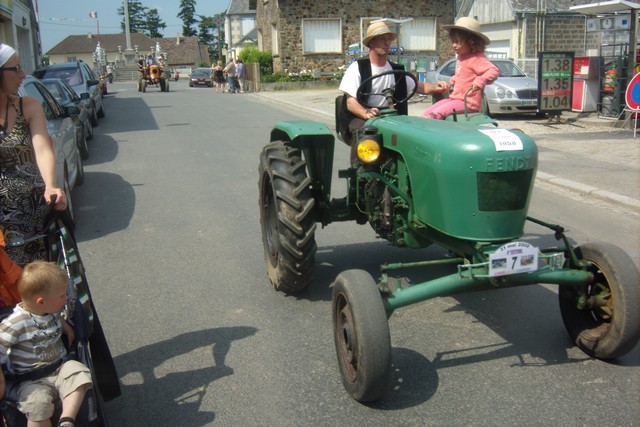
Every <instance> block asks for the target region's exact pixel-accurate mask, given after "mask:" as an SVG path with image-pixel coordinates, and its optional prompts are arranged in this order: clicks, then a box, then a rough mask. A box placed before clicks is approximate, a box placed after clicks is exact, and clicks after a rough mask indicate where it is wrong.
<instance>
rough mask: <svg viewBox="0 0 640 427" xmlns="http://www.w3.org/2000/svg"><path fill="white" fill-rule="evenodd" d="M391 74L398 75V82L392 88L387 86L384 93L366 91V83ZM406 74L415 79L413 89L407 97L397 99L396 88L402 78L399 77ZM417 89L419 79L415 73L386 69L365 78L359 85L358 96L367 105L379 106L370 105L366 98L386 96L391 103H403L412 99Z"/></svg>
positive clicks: (371, 106)
mask: <svg viewBox="0 0 640 427" xmlns="http://www.w3.org/2000/svg"><path fill="white" fill-rule="evenodd" d="M389 74H393V75H394V76H395V77H396V83H395V84H394V85H393V86H391V87H390V88H387V89H383V90H382V93H375V92H364V88H365V85H366V84H367V83H368V82H373V80H375V79H377V78H380V77H383V76H387V75H389ZM405 76H406V77H410V78H411V79H412V80H413V83H414V85H413V91H412V92H410V93H408V94H407V96H406V97H405V98H403V99H397V98H396V97H395V92H396V88H397V87H398V83H399V81H400V79H399V78H398V77H401V78H404V77H405ZM371 87H373V83H372V85H371ZM417 90H418V79H416V77H415V76H414V75H413V74H411V73H410V72H408V71H405V70H387V71H384V72H382V73H380V74H376V75H375V76H371V77H369V78H367V79H365V80H364V81H363V82H362V83H360V86H359V87H358V91H357V92H356V98H357V99H358V101H359V102H360V103H361V104H362V105H364V106H365V107H368V108H377V107H376V106H375V105H369V104H368V103H367V102H366V99H368V97H370V96H384V97H385V98H386V99H387V102H388V103H389V105H392V104H401V103H403V102H406V101H408V100H409V99H411V97H412V96H413V95H415V94H416V91H417Z"/></svg>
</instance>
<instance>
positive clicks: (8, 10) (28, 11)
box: [0, 0, 42, 73]
mask: <svg viewBox="0 0 640 427" xmlns="http://www.w3.org/2000/svg"><path fill="white" fill-rule="evenodd" d="M0 42H2V43H6V44H8V45H9V46H11V47H13V48H14V49H15V50H16V51H17V52H18V54H19V55H20V62H21V65H22V67H23V68H24V70H25V71H26V72H27V73H31V72H32V71H33V70H35V69H36V68H37V67H38V66H39V65H40V63H41V61H42V48H41V46H40V29H39V27H38V21H37V19H36V15H35V11H34V9H33V3H32V2H31V0H0Z"/></svg>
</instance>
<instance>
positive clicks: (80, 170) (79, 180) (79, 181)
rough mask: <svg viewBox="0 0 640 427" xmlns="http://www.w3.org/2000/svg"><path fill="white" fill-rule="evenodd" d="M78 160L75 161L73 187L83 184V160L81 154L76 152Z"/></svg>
mask: <svg viewBox="0 0 640 427" xmlns="http://www.w3.org/2000/svg"><path fill="white" fill-rule="evenodd" d="M78 154H79V156H78V162H77V163H76V167H77V169H78V170H77V172H76V180H75V182H74V183H73V185H74V187H79V186H81V185H82V184H84V161H83V160H82V154H81V153H78Z"/></svg>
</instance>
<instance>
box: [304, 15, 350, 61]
mask: <svg viewBox="0 0 640 427" xmlns="http://www.w3.org/2000/svg"><path fill="white" fill-rule="evenodd" d="M341 34H342V22H341V21H340V19H303V20H302V43H303V53H305V54H306V53H342V42H341Z"/></svg>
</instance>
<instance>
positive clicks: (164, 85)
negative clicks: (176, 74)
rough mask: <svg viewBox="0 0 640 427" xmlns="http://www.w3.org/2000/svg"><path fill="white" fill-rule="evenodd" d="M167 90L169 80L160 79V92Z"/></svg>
mask: <svg viewBox="0 0 640 427" xmlns="http://www.w3.org/2000/svg"><path fill="white" fill-rule="evenodd" d="M166 90H167V81H166V80H165V79H164V78H161V79H160V92H166Z"/></svg>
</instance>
